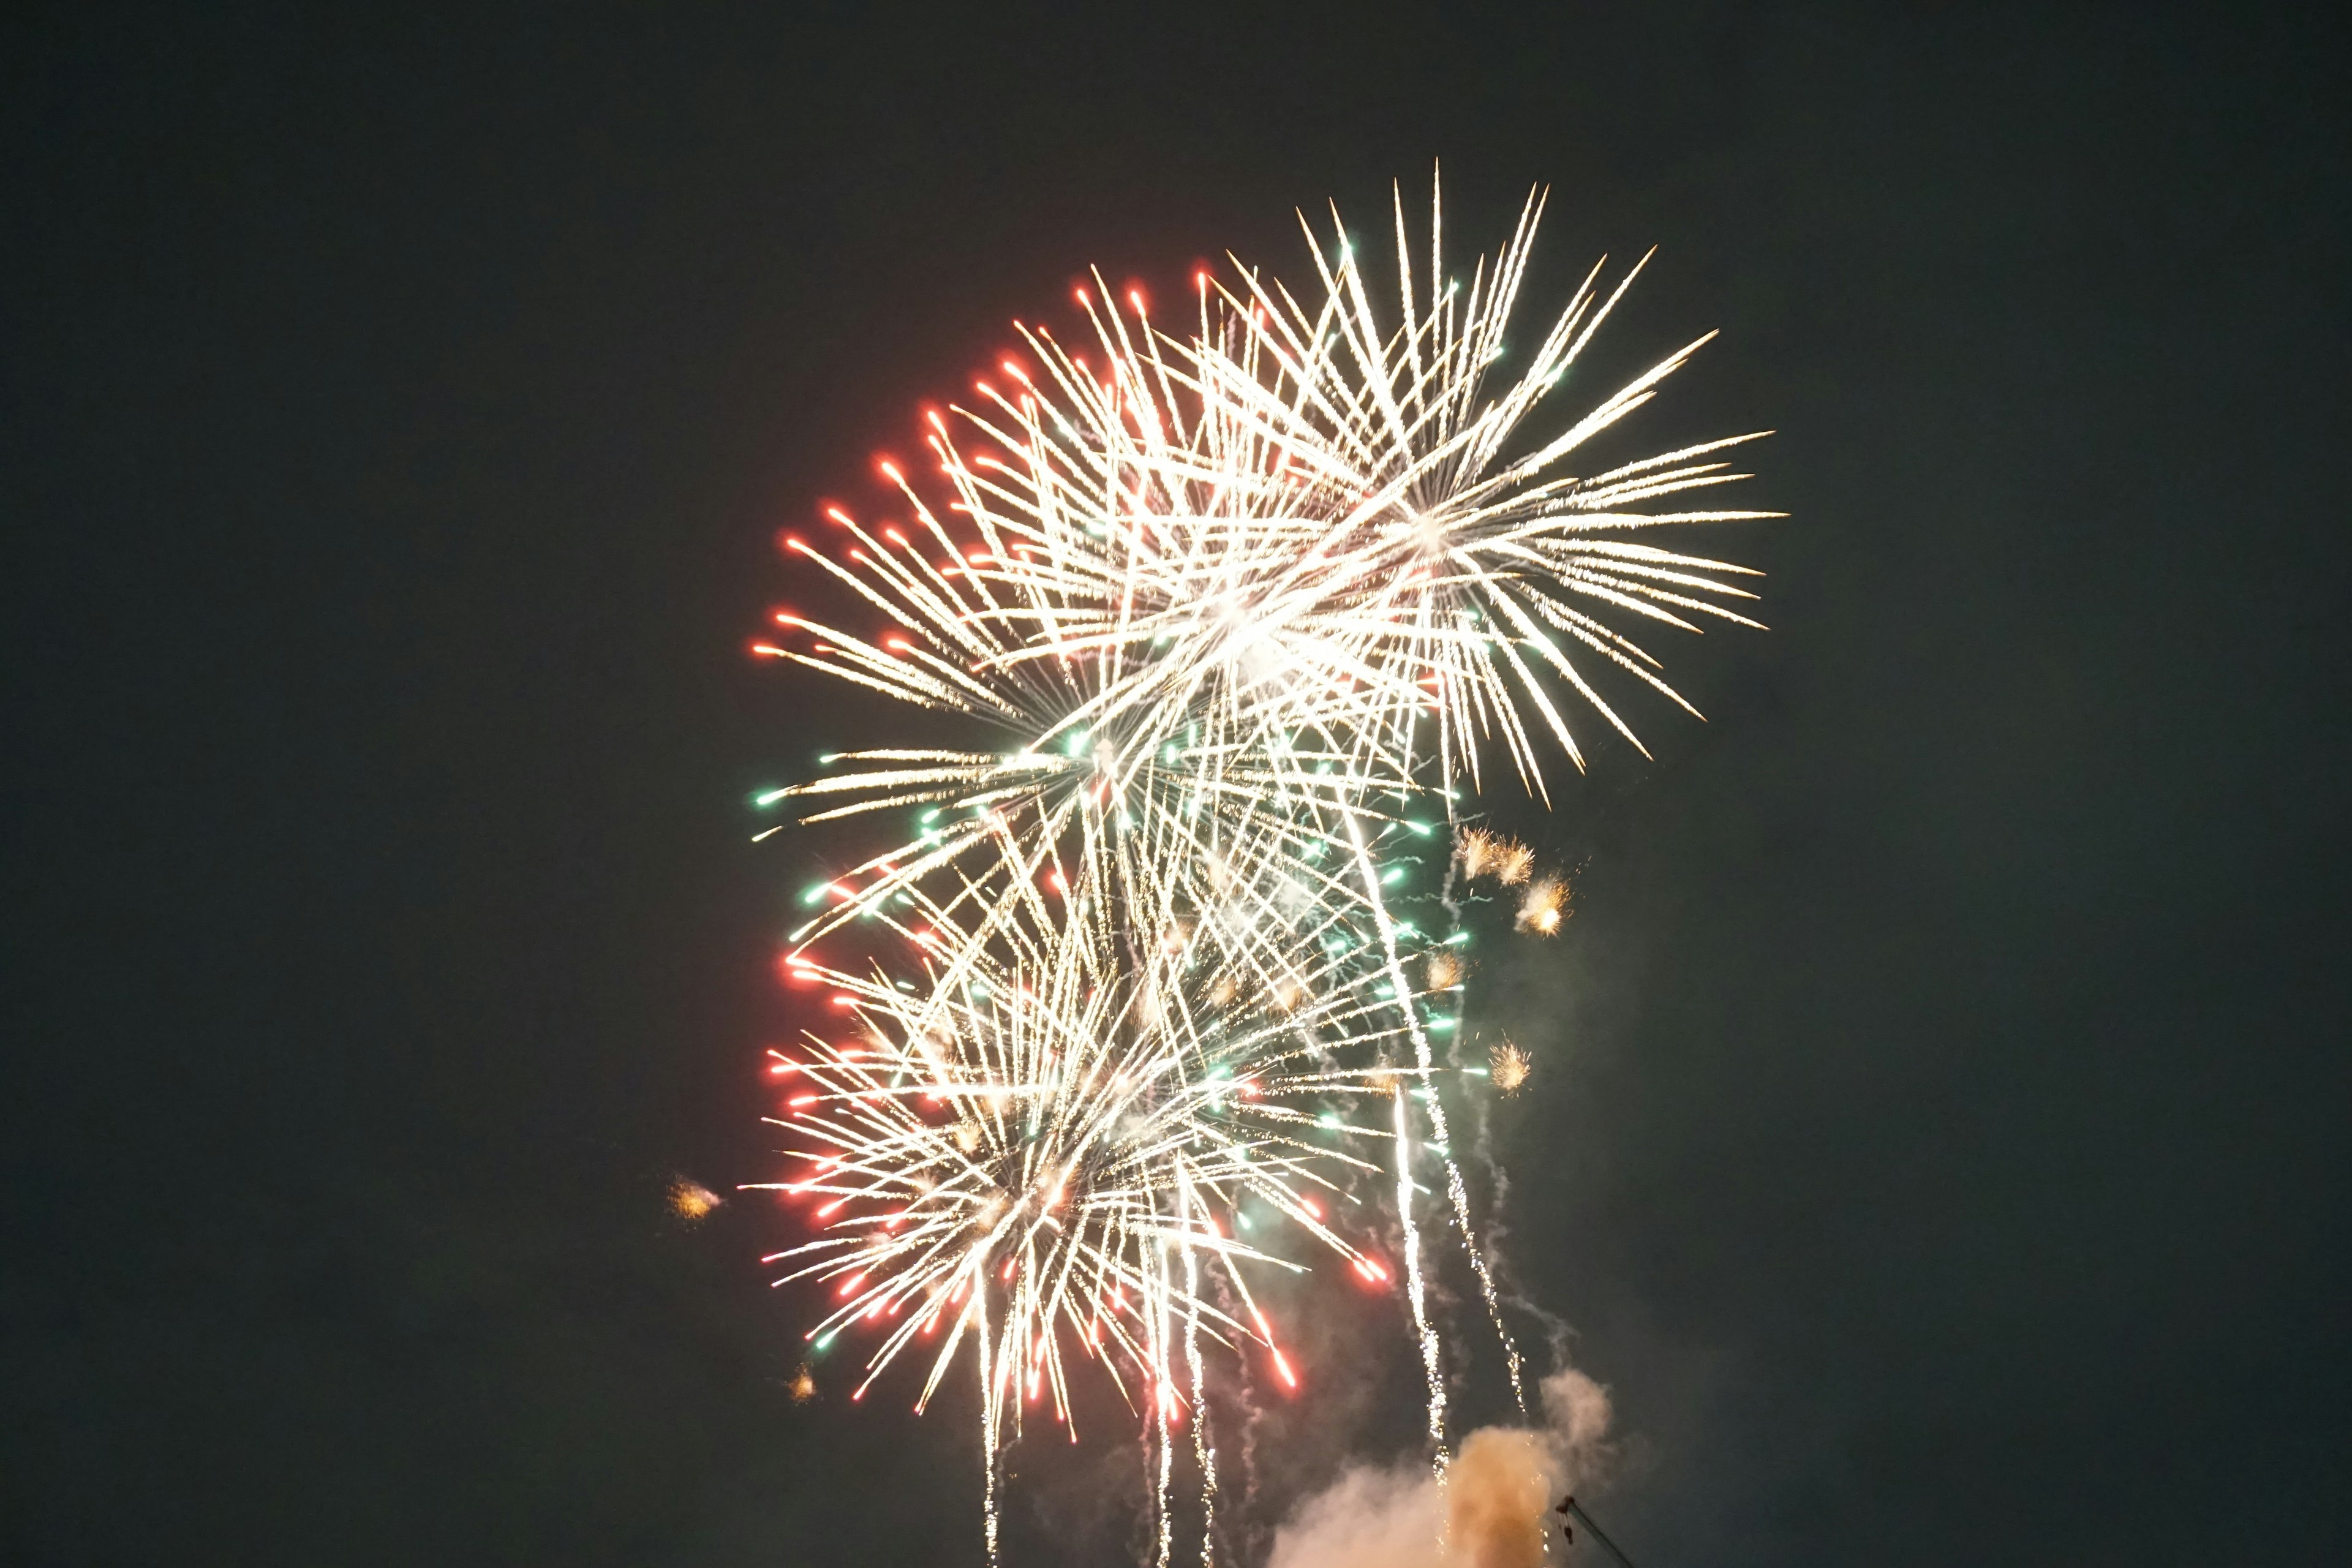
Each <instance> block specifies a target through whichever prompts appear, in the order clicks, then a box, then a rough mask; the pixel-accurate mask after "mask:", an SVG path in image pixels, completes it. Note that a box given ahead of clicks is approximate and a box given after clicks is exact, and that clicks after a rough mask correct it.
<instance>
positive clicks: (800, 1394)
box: [784, 1366, 816, 1405]
mask: <svg viewBox="0 0 2352 1568" xmlns="http://www.w3.org/2000/svg"><path fill="white" fill-rule="evenodd" d="M784 1392H786V1393H787V1394H791V1395H792V1396H793V1404H794V1405H806V1404H807V1403H808V1402H809V1401H810V1400H812V1399H814V1398H815V1397H816V1378H815V1377H814V1375H812V1374H811V1373H810V1372H809V1369H808V1368H807V1367H805V1366H803V1367H802V1368H801V1369H800V1370H799V1371H798V1372H795V1373H793V1380H792V1381H791V1382H790V1383H788V1384H784Z"/></svg>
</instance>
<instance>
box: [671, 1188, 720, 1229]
mask: <svg viewBox="0 0 2352 1568" xmlns="http://www.w3.org/2000/svg"><path fill="white" fill-rule="evenodd" d="M726 1201H727V1200H726V1199H724V1198H722V1197H720V1196H719V1194H717V1193H714V1192H712V1191H711V1190H710V1189H709V1187H706V1186H704V1185H703V1184H701V1183H700V1182H697V1181H692V1180H689V1179H688V1178H687V1177H685V1176H679V1177H677V1178H676V1179H675V1180H673V1181H672V1182H671V1183H670V1184H669V1212H670V1213H672V1214H674V1215H677V1217H678V1218H680V1219H682V1220H684V1221H686V1222H687V1223H688V1225H691V1224H693V1223H694V1222H695V1221H696V1220H698V1219H700V1218H702V1217H703V1216H704V1215H708V1214H709V1212H710V1211H711V1210H712V1209H715V1208H717V1207H718V1206H719V1205H720V1204H723V1203H725V1202H726Z"/></svg>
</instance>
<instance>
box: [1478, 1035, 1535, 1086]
mask: <svg viewBox="0 0 2352 1568" xmlns="http://www.w3.org/2000/svg"><path fill="white" fill-rule="evenodd" d="M1486 1061H1487V1064H1488V1066H1487V1072H1488V1076H1489V1078H1490V1079H1492V1081H1493V1083H1494V1085H1495V1087H1496V1089H1500V1090H1502V1091H1503V1092H1504V1093H1505V1094H1517V1093H1518V1092H1519V1090H1520V1089H1521V1088H1522V1087H1524V1086H1525V1085H1526V1083H1527V1081H1528V1073H1529V1072H1530V1071H1532V1070H1533V1068H1534V1067H1535V1064H1534V1063H1533V1062H1531V1061H1529V1060H1528V1053H1527V1052H1525V1051H1523V1050H1521V1049H1519V1047H1517V1046H1515V1045H1513V1044H1511V1042H1510V1041H1508V1040H1505V1041H1504V1042H1503V1043H1502V1044H1501V1045H1499V1046H1496V1047H1495V1048H1494V1049H1493V1050H1491V1051H1489V1052H1487V1053H1486Z"/></svg>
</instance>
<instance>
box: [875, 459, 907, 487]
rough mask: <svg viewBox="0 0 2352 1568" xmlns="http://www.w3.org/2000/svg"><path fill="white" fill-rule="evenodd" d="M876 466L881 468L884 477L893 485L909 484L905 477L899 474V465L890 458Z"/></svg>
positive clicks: (882, 460)
mask: <svg viewBox="0 0 2352 1568" xmlns="http://www.w3.org/2000/svg"><path fill="white" fill-rule="evenodd" d="M874 466H875V467H876V468H880V469H881V470H882V477H883V478H884V479H888V480H889V481H890V482H891V483H892V484H894V485H899V484H904V483H906V482H907V481H906V479H905V477H904V476H902V475H901V474H900V473H899V472H898V464H896V463H894V462H892V461H891V460H890V459H889V458H882V459H881V460H880V461H879V462H877V463H876V464H875V465H874Z"/></svg>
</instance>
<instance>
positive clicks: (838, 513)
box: [824, 506, 851, 528]
mask: <svg viewBox="0 0 2352 1568" xmlns="http://www.w3.org/2000/svg"><path fill="white" fill-rule="evenodd" d="M824 515H825V516H827V517H829V518H831V519H833V521H835V522H837V523H839V524H841V525H842V526H843V527H844V528H847V527H849V526H851V525H850V521H849V514H848V513H847V512H845V511H844V510H841V509H840V508H839V507H837V506H829V507H827V508H825V509H824Z"/></svg>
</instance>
